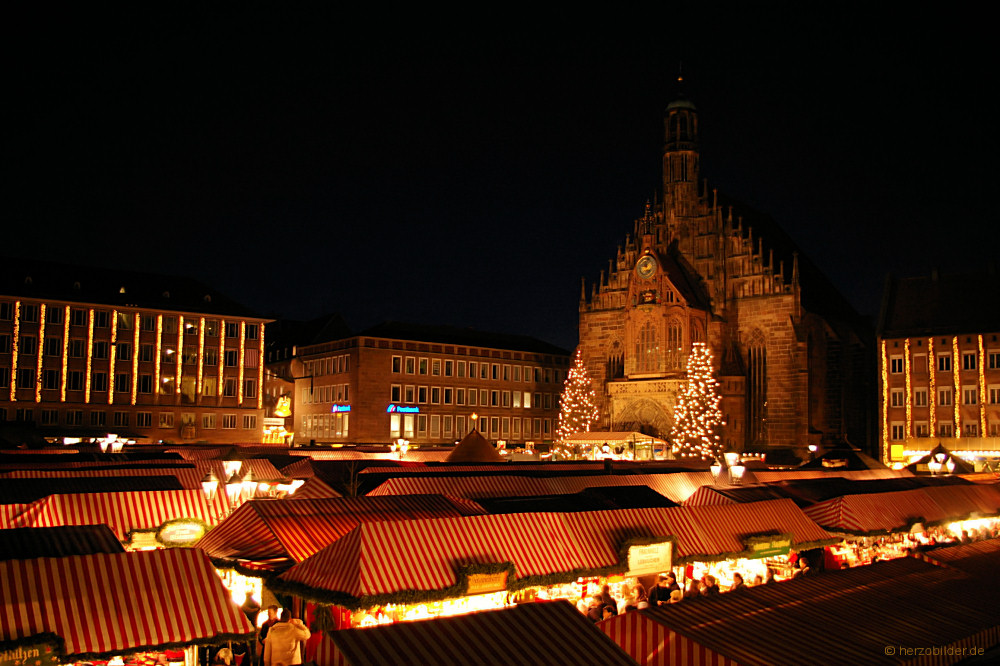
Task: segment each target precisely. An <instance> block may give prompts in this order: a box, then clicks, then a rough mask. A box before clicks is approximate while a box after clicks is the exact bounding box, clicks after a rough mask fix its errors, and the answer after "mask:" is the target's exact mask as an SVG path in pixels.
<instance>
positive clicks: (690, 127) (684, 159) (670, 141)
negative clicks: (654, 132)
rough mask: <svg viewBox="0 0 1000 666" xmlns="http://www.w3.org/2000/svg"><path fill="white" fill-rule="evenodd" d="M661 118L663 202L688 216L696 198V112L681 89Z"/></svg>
mask: <svg viewBox="0 0 1000 666" xmlns="http://www.w3.org/2000/svg"><path fill="white" fill-rule="evenodd" d="M677 79H678V89H679V90H678V94H677V97H676V98H675V99H674V101H672V102H670V104H668V105H667V109H666V112H665V114H664V118H663V125H664V143H663V203H664V207H665V209H673V210H674V211H675V212H676V213H677V214H678V215H679V216H684V215H686V214H688V212H687V211H689V210H691V209H692V208H693V204H694V202H695V201H697V198H698V178H699V176H698V110H697V108H696V107H695V105H694V104H693V103H692V102H691V101H690V100H689V99H688V98H687V97H686V96H685V95H684V93H683V91H682V90H680V86H681V84H683V80H684V79H683V77H682V76H678V77H677Z"/></svg>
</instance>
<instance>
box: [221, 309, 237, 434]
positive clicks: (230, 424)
mask: <svg viewBox="0 0 1000 666" xmlns="http://www.w3.org/2000/svg"><path fill="white" fill-rule="evenodd" d="M227 327H228V325H227ZM235 428H236V414H223V415H222V429H223V430H234V429H235Z"/></svg>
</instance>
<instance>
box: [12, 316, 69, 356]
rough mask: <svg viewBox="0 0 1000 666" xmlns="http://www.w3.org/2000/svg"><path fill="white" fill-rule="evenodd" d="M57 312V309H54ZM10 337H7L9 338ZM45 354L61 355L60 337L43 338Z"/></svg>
mask: <svg viewBox="0 0 1000 666" xmlns="http://www.w3.org/2000/svg"><path fill="white" fill-rule="evenodd" d="M56 312H58V310H56ZM9 339H10V338H8V340H9ZM45 355H46V356H61V355H62V338H45Z"/></svg>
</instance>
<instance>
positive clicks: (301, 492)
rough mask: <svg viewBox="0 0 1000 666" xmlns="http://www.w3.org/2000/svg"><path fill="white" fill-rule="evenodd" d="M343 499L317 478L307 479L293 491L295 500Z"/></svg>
mask: <svg viewBox="0 0 1000 666" xmlns="http://www.w3.org/2000/svg"><path fill="white" fill-rule="evenodd" d="M335 497H343V495H341V494H340V493H339V492H337V491H336V490H334V489H333V488H331V487H330V485H329V484H327V483H326V482H325V481H323V480H322V479H320V478H319V477H318V476H313V477H309V478H307V479H306V480H305V483H303V484H302V486H301V487H300V488H299V489H298V490H296V491H295V499H300V500H301V499H331V498H335Z"/></svg>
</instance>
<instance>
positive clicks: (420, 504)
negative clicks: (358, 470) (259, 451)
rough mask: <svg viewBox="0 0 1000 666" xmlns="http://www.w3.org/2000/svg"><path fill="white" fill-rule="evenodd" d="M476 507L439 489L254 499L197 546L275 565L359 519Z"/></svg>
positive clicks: (477, 510)
mask: <svg viewBox="0 0 1000 666" xmlns="http://www.w3.org/2000/svg"><path fill="white" fill-rule="evenodd" d="M482 513H485V511H484V510H483V508H482V507H480V506H479V505H477V504H475V503H474V502H469V501H468V500H462V499H457V498H447V497H442V496H440V495H413V496H406V497H338V498H326V499H286V500H255V501H251V502H247V503H245V504H243V505H242V506H240V507H239V508H238V509H237V510H236V511H234V512H233V513H232V515H230V516H229V517H228V518H226V519H225V520H223V521H222V523H221V524H220V525H219V526H218V527H216V528H215V529H213V530H212V531H211V532H209V533H208V534H206V535H205V537H204V538H202V540H201V541H200V542H199V543H198V547H199V548H201V549H203V550H205V551H206V552H207V553H208V554H209V556H211V557H213V558H218V559H224V560H239V561H242V562H246V563H253V566H256V567H259V568H266V569H281V568H284V567H287V566H290V565H291V564H293V563H294V562H301V561H302V560H305V559H306V558H307V557H309V556H310V555H312V554H313V553H315V552H317V551H318V550H320V549H321V548H323V547H324V546H327V545H329V544H331V543H333V542H334V541H336V540H337V539H339V538H340V537H342V536H344V535H345V534H347V533H348V532H350V531H351V530H352V529H354V528H355V527H357V525H358V524H360V523H363V522H374V521H398V520H414V519H425V518H441V517H448V516H466V515H478V514H482Z"/></svg>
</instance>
